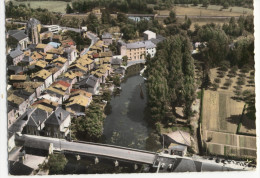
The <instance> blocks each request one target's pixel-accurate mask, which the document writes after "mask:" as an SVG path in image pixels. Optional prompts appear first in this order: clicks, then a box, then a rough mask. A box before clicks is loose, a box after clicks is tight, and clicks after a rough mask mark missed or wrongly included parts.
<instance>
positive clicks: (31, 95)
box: [14, 88, 36, 104]
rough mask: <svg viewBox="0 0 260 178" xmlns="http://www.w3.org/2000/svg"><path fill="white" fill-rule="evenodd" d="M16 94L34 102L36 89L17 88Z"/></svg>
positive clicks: (29, 101)
mask: <svg viewBox="0 0 260 178" xmlns="http://www.w3.org/2000/svg"><path fill="white" fill-rule="evenodd" d="M14 94H15V95H16V96H19V97H21V98H23V99H24V100H25V101H26V102H28V103H29V104H32V103H33V101H34V100H35V99H36V93H35V90H34V89H31V88H26V89H20V90H15V91H14Z"/></svg>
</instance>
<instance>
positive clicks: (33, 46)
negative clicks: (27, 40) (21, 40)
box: [27, 44, 37, 52]
mask: <svg viewBox="0 0 260 178" xmlns="http://www.w3.org/2000/svg"><path fill="white" fill-rule="evenodd" d="M36 46H37V44H30V45H29V46H28V47H27V49H28V50H30V51H31V52H33V51H35V48H36Z"/></svg>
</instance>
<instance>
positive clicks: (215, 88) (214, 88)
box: [212, 83, 219, 91]
mask: <svg viewBox="0 0 260 178" xmlns="http://www.w3.org/2000/svg"><path fill="white" fill-rule="evenodd" d="M212 87H213V90H215V91H217V90H218V88H219V84H218V83H213V84H212Z"/></svg>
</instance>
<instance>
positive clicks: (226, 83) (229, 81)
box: [224, 79, 233, 87]
mask: <svg viewBox="0 0 260 178" xmlns="http://www.w3.org/2000/svg"><path fill="white" fill-rule="evenodd" d="M232 82H233V81H232V80H231V79H227V80H226V82H225V83H224V86H226V87H229V86H230V85H231V84H232Z"/></svg>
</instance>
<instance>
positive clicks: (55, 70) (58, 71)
mask: <svg viewBox="0 0 260 178" xmlns="http://www.w3.org/2000/svg"><path fill="white" fill-rule="evenodd" d="M46 70H48V71H49V72H50V73H52V81H55V80H56V79H57V78H58V77H59V76H60V75H61V74H62V73H63V71H62V68H61V67H59V66H54V67H51V68H48V69H47V68H46Z"/></svg>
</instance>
